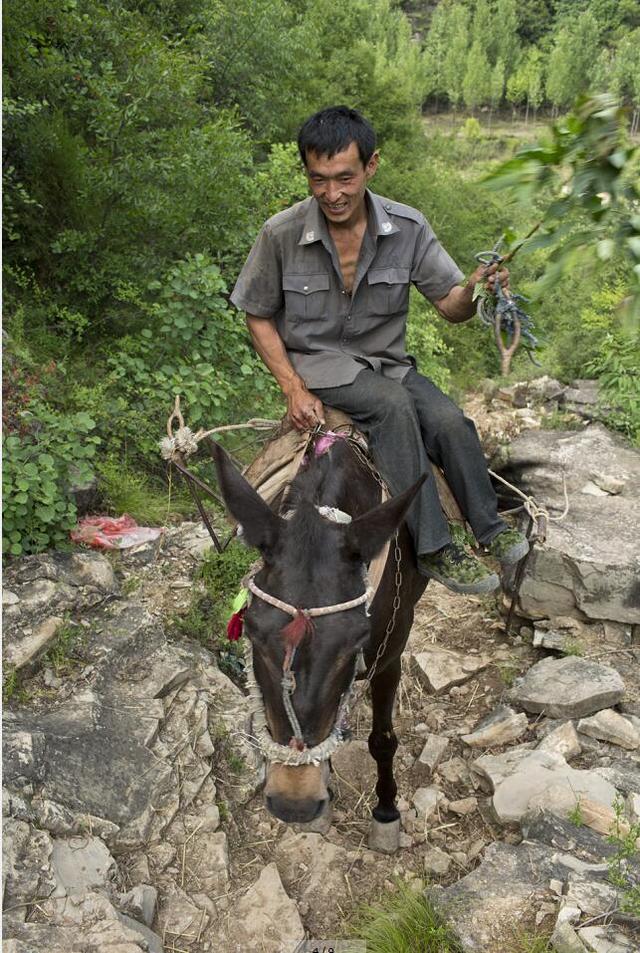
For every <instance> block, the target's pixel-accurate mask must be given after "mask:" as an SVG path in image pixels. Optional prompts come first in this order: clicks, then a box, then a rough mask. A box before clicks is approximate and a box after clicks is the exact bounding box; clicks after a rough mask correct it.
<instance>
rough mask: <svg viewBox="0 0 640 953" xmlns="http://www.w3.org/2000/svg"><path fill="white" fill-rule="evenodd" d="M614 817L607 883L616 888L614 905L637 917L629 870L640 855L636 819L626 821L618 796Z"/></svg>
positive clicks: (638, 901) (638, 886)
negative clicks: (614, 849)
mask: <svg viewBox="0 0 640 953" xmlns="http://www.w3.org/2000/svg"><path fill="white" fill-rule="evenodd" d="M613 810H614V814H615V820H614V822H613V825H612V828H611V831H610V833H609V837H608V838H607V840H608V841H609V843H610V844H613V845H614V847H615V848H616V853H615V854H614V855H613V857H611V858H610V859H609V861H608V866H609V883H611V884H613V886H614V887H616V888H617V889H618V891H619V900H618V906H619V908H620V910H621V911H622V912H623V913H628V914H630V915H631V916H633V917H638V918H640V883H637V882H636V880H635V879H634V878H633V876H632V874H631V871H630V870H629V866H630V862H632V861H637V859H638V857H639V856H640V850H639V849H638V842H639V841H640V821H639V822H636V823H635V824H629V823H628V821H627V820H626V818H625V813H624V801H623V800H622V798H621V796H620V795H617V796H616V799H615V801H614V802H613Z"/></svg>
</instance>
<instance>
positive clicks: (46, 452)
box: [2, 400, 100, 556]
mask: <svg viewBox="0 0 640 953" xmlns="http://www.w3.org/2000/svg"><path fill="white" fill-rule="evenodd" d="M21 422H22V424H23V428H24V429H22V431H21V430H18V429H16V430H14V431H13V432H9V433H7V434H6V436H5V437H4V439H3V457H4V467H3V472H2V483H3V495H4V522H3V537H2V551H3V553H8V554H10V555H12V556H20V555H21V554H23V553H35V552H40V551H41V550H43V549H46V548H47V547H49V546H57V545H60V544H61V543H64V542H65V541H66V540H67V539H68V532H69V530H70V529H71V528H72V527H73V526H74V525H75V523H76V505H75V503H74V501H73V498H72V496H71V487H72V486H73V485H74V484H83V483H87V482H89V481H90V480H91V478H92V476H93V469H92V464H93V459H94V457H95V452H96V447H97V445H98V444H99V443H100V438H99V437H97V436H95V434H94V430H95V422H94V421H93V420H92V418H91V417H90V416H89V415H88V414H86V413H81V412H80V413H75V414H60V413H57V412H56V411H54V410H52V409H51V408H50V407H48V406H47V405H46V404H44V403H41V402H40V401H38V400H34V401H32V402H31V403H30V406H29V409H28V410H27V411H24V412H23V414H22V421H21Z"/></svg>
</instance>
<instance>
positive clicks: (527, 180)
mask: <svg viewBox="0 0 640 953" xmlns="http://www.w3.org/2000/svg"><path fill="white" fill-rule="evenodd" d="M625 131H626V117H625V115H624V112H623V111H622V110H621V109H620V108H619V107H618V106H617V104H616V103H615V101H613V100H612V99H611V98H610V97H608V96H596V97H593V98H591V99H587V98H584V99H581V100H580V101H579V102H578V103H577V105H576V108H575V111H574V112H573V113H572V114H570V115H569V116H568V117H566V119H563V120H560V121H558V122H556V123H554V125H553V126H552V127H551V129H550V131H549V134H548V135H547V136H546V137H545V138H544V139H543V140H542V142H541V143H540V144H536V145H534V146H526V147H524V148H522V149H520V150H519V151H518V152H517V153H516V155H515V156H514V157H513V158H512V159H510V160H508V161H507V162H505V163H503V164H502V165H501V166H499V167H498V168H497V169H496V170H494V171H493V172H492V173H491V174H490V175H489V176H487V179H486V181H487V183H488V184H489V185H490V186H493V187H494V188H510V189H511V190H512V191H513V192H515V194H516V195H517V197H518V199H519V200H520V202H521V203H522V204H523V205H524V204H525V203H528V204H531V203H532V202H533V201H536V200H541V201H542V203H543V209H542V214H541V216H540V222H539V226H538V227H540V228H542V231H540V233H539V234H537V235H535V236H534V238H533V239H531V240H530V241H529V242H527V243H526V244H525V247H526V248H528V249H529V250H532V249H536V248H543V247H549V246H552V247H553V251H552V253H551V255H550V257H549V259H548V262H547V265H546V269H545V272H544V274H543V276H542V277H541V278H540V279H539V280H538V282H537V283H536V285H535V286H534V287H533V288H532V289H530V293H531V294H533V295H534V296H537V295H540V294H542V293H543V292H546V291H548V290H549V289H551V288H552V287H553V286H554V285H555V284H556V283H557V282H558V280H559V279H560V277H561V276H563V275H564V274H565V273H567V272H568V271H569V270H570V269H571V268H574V267H575V266H576V265H577V264H578V263H580V262H584V261H585V259H589V260H590V261H591V260H594V261H595V260H597V259H600V260H601V261H609V260H612V259H614V258H617V259H618V260H620V259H624V258H626V259H627V261H628V262H629V265H630V268H629V283H630V285H631V295H630V299H629V311H630V312H631V313H635V314H636V315H637V316H638V317H640V216H639V215H638V212H637V208H636V204H637V200H638V198H639V197H640V192H639V191H638V187H637V182H636V180H635V173H637V169H638V161H639V159H640V151H639V150H638V149H637V148H633V147H631V146H630V145H628V144H627V142H626V140H625ZM520 244H522V243H520Z"/></svg>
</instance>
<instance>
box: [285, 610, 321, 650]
mask: <svg viewBox="0 0 640 953" xmlns="http://www.w3.org/2000/svg"><path fill="white" fill-rule="evenodd" d="M314 631H315V626H314V624H313V620H312V619H311V618H310V617H309V616H308V615H307V613H306V612H305V611H304V610H303V609H298V612H297V614H296V615H295V616H294V617H293V619H292V620H291V622H289V623H288V624H287V625H285V627H284V629H283V630H282V636H283V638H284V639H285V641H286V643H287V645H289V646H290V647H291V648H297V647H298V646H299V645H300V643H301V642H302V640H303V638H304V637H305V635H313V633H314Z"/></svg>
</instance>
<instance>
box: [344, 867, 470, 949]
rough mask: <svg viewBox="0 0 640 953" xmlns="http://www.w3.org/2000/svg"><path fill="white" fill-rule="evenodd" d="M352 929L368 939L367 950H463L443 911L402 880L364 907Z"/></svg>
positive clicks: (365, 939) (357, 934)
mask: <svg viewBox="0 0 640 953" xmlns="http://www.w3.org/2000/svg"><path fill="white" fill-rule="evenodd" d="M350 932H351V934H352V935H353V936H354V937H358V938H359V939H361V940H364V941H365V942H366V944H367V953H463V947H462V944H461V943H460V942H459V940H458V939H457V938H456V936H455V934H454V932H453V930H452V928H451V927H450V926H449V925H448V923H447V922H446V920H445V918H444V916H443V914H442V913H441V912H440V911H439V910H438V909H437V908H436V906H435V905H434V904H433V903H432V902H431V901H430V900H429V899H428V898H427V897H425V895H424V894H423V893H415V892H413V891H412V890H411V889H410V887H408V886H407V885H406V884H404V883H401V882H399V883H398V884H397V891H396V893H394V894H390V895H387V896H386V897H385V899H384V900H382V901H381V902H380V903H378V904H375V905H372V906H368V907H365V908H363V909H362V910H361V911H360V912H359V913H358V914H357V915H356V919H355V920H354V921H353V922H352V923H351V925H350Z"/></svg>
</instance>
